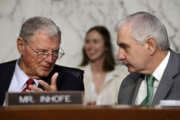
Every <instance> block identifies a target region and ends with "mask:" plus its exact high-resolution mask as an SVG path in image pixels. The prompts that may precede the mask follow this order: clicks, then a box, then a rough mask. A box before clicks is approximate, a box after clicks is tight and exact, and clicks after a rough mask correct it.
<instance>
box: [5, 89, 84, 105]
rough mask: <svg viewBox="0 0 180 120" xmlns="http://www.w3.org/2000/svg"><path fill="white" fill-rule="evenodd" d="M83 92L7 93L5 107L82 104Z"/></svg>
mask: <svg viewBox="0 0 180 120" xmlns="http://www.w3.org/2000/svg"><path fill="white" fill-rule="evenodd" d="M82 103H83V92H79V91H78V92H74V91H73V92H72V91H63V92H53V93H52V92H51V93H33V92H30V93H7V95H6V105H7V106H10V105H47V104H82Z"/></svg>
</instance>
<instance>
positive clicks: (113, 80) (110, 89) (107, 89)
mask: <svg viewBox="0 0 180 120" xmlns="http://www.w3.org/2000/svg"><path fill="white" fill-rule="evenodd" d="M82 69H83V70H84V87H85V94H84V102H85V104H86V103H89V102H95V103H96V105H113V104H115V103H117V98H118V92H119V88H120V84H121V82H122V80H123V79H124V77H125V76H126V75H127V74H125V73H128V72H127V69H126V68H125V67H124V66H120V67H116V69H115V70H113V71H111V72H108V73H106V76H105V80H104V85H103V88H102V90H101V91H100V93H97V92H96V88H95V84H94V82H93V77H92V71H91V66H90V65H87V66H85V67H83V68H82Z"/></svg>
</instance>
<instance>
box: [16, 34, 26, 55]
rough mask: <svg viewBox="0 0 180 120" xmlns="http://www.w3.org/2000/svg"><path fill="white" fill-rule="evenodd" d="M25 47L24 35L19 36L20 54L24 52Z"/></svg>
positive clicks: (18, 47)
mask: <svg viewBox="0 0 180 120" xmlns="http://www.w3.org/2000/svg"><path fill="white" fill-rule="evenodd" d="M24 47H25V43H24V40H23V38H22V37H18V38H17V49H18V51H19V53H20V54H22V53H23V51H24Z"/></svg>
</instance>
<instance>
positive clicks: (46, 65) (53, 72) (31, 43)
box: [0, 16, 84, 105]
mask: <svg viewBox="0 0 180 120" xmlns="http://www.w3.org/2000/svg"><path fill="white" fill-rule="evenodd" d="M60 44H61V32H60V29H59V28H58V26H57V25H56V24H55V23H54V22H53V21H52V20H51V19H48V18H46V17H39V16H37V17H32V18H30V19H28V20H26V21H25V22H24V23H23V25H22V27H21V31H20V34H19V37H18V38H17V48H18V51H19V53H20V58H19V59H18V60H13V61H9V62H6V63H1V64H0V79H1V80H0V81H1V83H0V105H2V104H3V102H4V98H5V93H6V92H31V91H35V92H43V91H48V92H52V91H58V90H78V91H80V90H84V86H83V72H82V71H81V70H78V69H74V68H67V67H64V66H59V65H56V64H55V63H56V60H57V59H60V58H61V57H62V56H63V55H64V50H63V49H62V48H61V47H60Z"/></svg>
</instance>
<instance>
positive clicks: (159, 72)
mask: <svg viewBox="0 0 180 120" xmlns="http://www.w3.org/2000/svg"><path fill="white" fill-rule="evenodd" d="M169 57H170V52H169V51H168V53H167V55H166V57H165V58H164V59H163V61H162V62H161V63H160V64H159V65H158V67H157V68H156V69H155V71H154V72H153V74H152V75H153V76H154V77H155V79H156V80H155V81H154V85H153V88H154V91H153V93H154V94H153V97H154V95H155V93H156V90H157V88H158V86H159V83H160V81H161V79H162V76H163V74H164V71H165V69H166V66H167V64H168V61H169ZM145 79H146V77H145ZM145 79H144V80H142V82H141V85H140V88H139V91H138V94H137V97H136V101H135V104H136V105H140V104H141V103H142V101H143V100H144V99H145V97H146V96H147V85H146V80H145Z"/></svg>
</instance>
